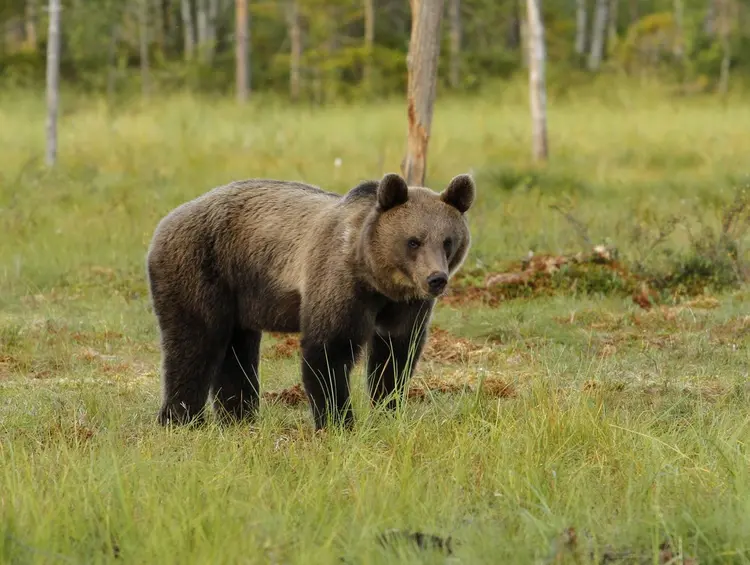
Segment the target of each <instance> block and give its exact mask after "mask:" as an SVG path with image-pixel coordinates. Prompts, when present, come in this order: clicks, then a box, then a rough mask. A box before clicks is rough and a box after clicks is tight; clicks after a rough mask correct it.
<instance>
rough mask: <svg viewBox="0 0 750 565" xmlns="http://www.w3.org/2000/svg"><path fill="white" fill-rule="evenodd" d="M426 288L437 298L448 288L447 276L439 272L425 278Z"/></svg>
mask: <svg viewBox="0 0 750 565" xmlns="http://www.w3.org/2000/svg"><path fill="white" fill-rule="evenodd" d="M427 286H428V287H429V289H430V293H431V294H432V295H433V296H438V295H439V294H440V293H441V292H443V291H444V290H445V287H446V286H448V275H447V274H446V273H441V272H439V271H438V272H435V273H432V274H431V275H430V276H429V277H427Z"/></svg>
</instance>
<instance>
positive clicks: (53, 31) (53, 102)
mask: <svg viewBox="0 0 750 565" xmlns="http://www.w3.org/2000/svg"><path fill="white" fill-rule="evenodd" d="M59 83H60V0H49V29H48V32H47V127H46V130H47V151H46V155H45V161H46V163H47V166H49V167H52V166H53V165H54V164H55V162H56V161H57V113H58V106H59Z"/></svg>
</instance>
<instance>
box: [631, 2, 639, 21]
mask: <svg viewBox="0 0 750 565" xmlns="http://www.w3.org/2000/svg"><path fill="white" fill-rule="evenodd" d="M638 18H640V11H639V10H638V0H630V25H633V24H634V23H635V22H637V21H638Z"/></svg>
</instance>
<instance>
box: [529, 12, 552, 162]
mask: <svg viewBox="0 0 750 565" xmlns="http://www.w3.org/2000/svg"><path fill="white" fill-rule="evenodd" d="M538 1H539V0H526V10H527V15H526V19H527V21H528V28H529V31H528V50H529V102H530V106H531V133H532V150H533V151H532V153H533V157H534V160H535V161H546V160H547V158H548V157H549V146H548V144H547V87H546V84H545V79H544V66H545V62H546V61H545V59H546V55H545V50H544V25H543V23H542V16H541V14H540V12H539V4H538Z"/></svg>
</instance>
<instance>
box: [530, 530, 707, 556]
mask: <svg viewBox="0 0 750 565" xmlns="http://www.w3.org/2000/svg"><path fill="white" fill-rule="evenodd" d="M566 556H570V557H573V559H574V560H575V561H576V562H578V561H581V560H582V559H586V558H587V561H588V562H589V563H601V564H604V563H633V564H636V563H638V564H641V563H642V564H643V565H645V564H647V563H654V561H653V557H652V555H651V552H649V551H636V550H632V549H616V548H614V547H612V546H610V545H607V546H604V547H603V548H599V549H598V551H597V549H596V548H595V543H594V540H593V539H591V537H590V536H589V535H588V533H587V532H582V533H581V534H579V533H578V532H577V531H576V529H575V528H574V527H568V528H566V529H565V530H564V531H563V532H562V533H560V534H559V535H558V536H556V537H555V538H553V539H552V540H551V541H550V545H549V551H548V554H547V557H546V558H545V559H544V560H543V561H542V563H544V564H545V565H547V564H550V565H551V564H552V563H564V562H566V561H567V560H566ZM597 556H598V559H597ZM656 563H658V564H659V565H673V564H675V565H676V564H677V563H680V564H682V565H698V558H697V557H691V556H688V555H684V554H682V553H680V551H679V550H676V549H675V548H673V547H672V544H671V542H670V541H669V540H668V539H666V540H664V541H662V542H661V544H659V556H658V560H657V561H656Z"/></svg>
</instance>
